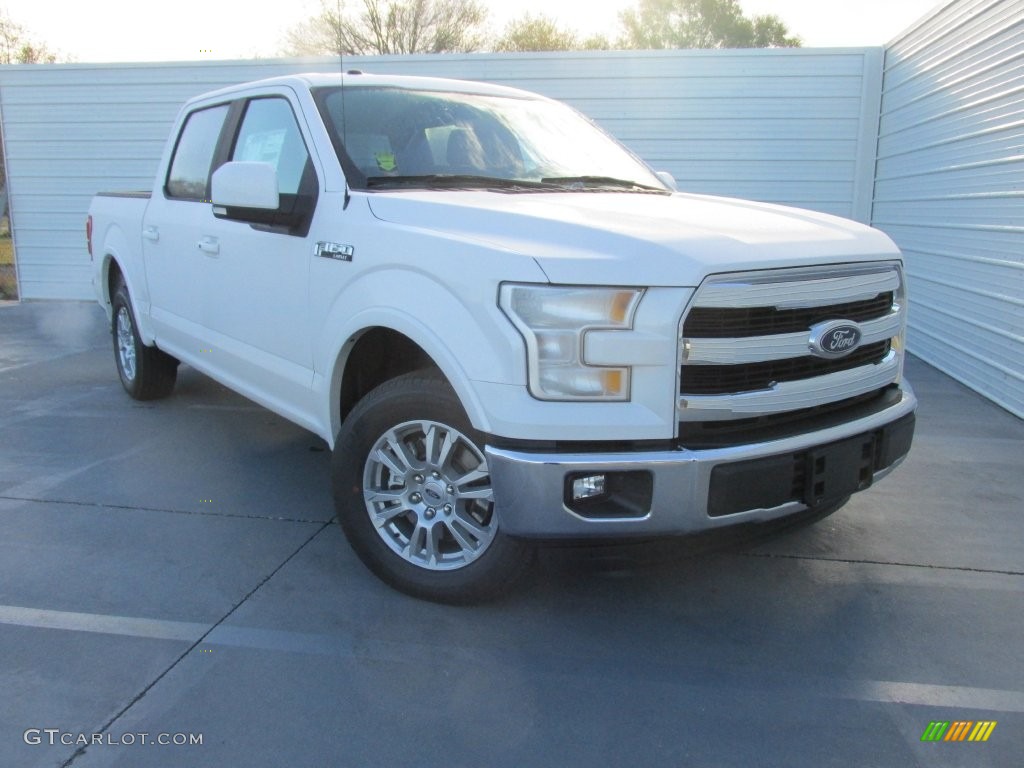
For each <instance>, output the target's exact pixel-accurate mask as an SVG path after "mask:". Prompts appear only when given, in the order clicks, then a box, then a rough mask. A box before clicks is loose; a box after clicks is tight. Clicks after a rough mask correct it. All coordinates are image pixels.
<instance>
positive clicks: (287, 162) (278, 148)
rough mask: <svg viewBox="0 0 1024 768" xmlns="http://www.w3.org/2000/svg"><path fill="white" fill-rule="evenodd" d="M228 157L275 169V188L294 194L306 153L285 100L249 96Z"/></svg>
mask: <svg viewBox="0 0 1024 768" xmlns="http://www.w3.org/2000/svg"><path fill="white" fill-rule="evenodd" d="M231 159H232V160H256V161H259V162H263V163H270V164H271V165H273V166H274V167H275V168H276V169H277V180H278V191H279V192H280V193H281V194H282V195H298V194H299V191H300V186H301V184H302V176H303V173H304V172H305V171H306V166H307V164H308V163H309V152H308V151H307V150H306V144H305V142H304V141H303V140H302V133H301V132H300V131H299V126H298V124H297V123H296V122H295V115H294V114H292V108H291V106H290V105H289V104H288V102H287V100H285V99H279V98H266V99H253V100H252V101H250V102H249V106H248V107H247V108H246V110H245V117H244V118H243V119H242V127H241V129H240V130H239V132H238V140H237V141H236V142H235V150H234V152H233V153H232V155H231Z"/></svg>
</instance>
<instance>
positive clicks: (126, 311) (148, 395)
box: [110, 283, 178, 400]
mask: <svg viewBox="0 0 1024 768" xmlns="http://www.w3.org/2000/svg"><path fill="white" fill-rule="evenodd" d="M111 305H112V306H113V318H112V320H111V328H110V330H111V334H112V336H113V340H114V362H115V363H116V364H117V374H118V376H120V377H121V384H122V385H123V386H124V389H125V391H126V392H127V393H128V394H129V395H131V396H132V397H133V398H135V399H136V400H156V399H158V398H161V397H166V396H167V395H169V394H171V391H172V390H173V389H174V382H175V381H176V380H177V378H178V361H177V360H176V359H175V358H173V357H171V356H170V355H168V354H167V353H166V352H162V351H161V350H159V349H157V348H156V347H147V346H146V345H145V344H143V343H142V340H141V339H140V338H139V331H138V329H137V328H136V327H135V315H134V314H133V313H132V304H131V298H130V297H129V296H128V288H127V287H126V286H125V285H124V283H121V284H120V285H118V287H117V290H116V291H115V292H114V298H113V300H112V301H111Z"/></svg>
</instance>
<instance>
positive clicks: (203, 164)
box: [142, 104, 230, 356]
mask: <svg viewBox="0 0 1024 768" xmlns="http://www.w3.org/2000/svg"><path fill="white" fill-rule="evenodd" d="M229 112H230V105H229V104H217V105H214V106H208V107H202V108H199V109H196V110H194V111H192V112H191V113H189V115H188V116H187V117H186V118H185V119H184V121H182V126H181V129H180V131H179V134H178V137H177V140H176V143H175V147H174V151H173V154H172V156H171V160H170V162H169V163H168V171H167V175H166V177H165V178H164V179H163V185H162V188H161V189H159V190H154V193H153V195H152V197H151V198H150V201H149V205H148V206H147V207H146V213H145V216H144V217H143V221H142V253H143V259H144V262H145V269H146V283H147V286H148V288H149V295H150V302H151V306H150V314H151V317H152V321H153V327H154V330H155V332H156V337H157V340H158V341H159V342H160V345H161V346H162V347H163V348H165V349H167V350H168V351H171V352H173V351H176V350H177V351H181V352H184V353H186V356H187V355H188V354H196V353H198V351H199V349H200V347H201V346H202V344H203V341H202V340H203V336H204V333H203V328H202V325H203V307H202V289H201V286H202V280H203V278H204V267H205V265H206V256H205V255H204V252H203V251H202V249H201V242H200V239H201V236H202V233H203V232H204V231H205V230H207V229H208V228H209V227H210V226H211V225H212V224H213V222H214V221H215V219H214V217H213V212H212V210H211V205H210V189H209V182H210V169H211V167H212V164H213V161H214V157H215V154H216V152H217V147H218V144H219V142H220V139H221V134H222V131H223V129H224V126H225V123H226V122H227V119H228V114H229Z"/></svg>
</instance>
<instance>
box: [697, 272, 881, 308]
mask: <svg viewBox="0 0 1024 768" xmlns="http://www.w3.org/2000/svg"><path fill="white" fill-rule="evenodd" d="M899 287H900V275H899V272H898V271H897V270H896V269H894V268H893V267H892V266H890V265H885V266H883V267H882V268H881V269H878V268H876V269H875V270H873V271H871V272H860V273H855V274H850V275H845V276H842V277H824V278H817V279H815V278H811V277H808V278H806V279H795V276H793V275H779V274H775V275H772V274H771V273H770V272H769V273H760V274H757V275H754V274H750V275H736V276H734V277H731V278H726V279H721V278H714V277H713V278H712V279H711V281H710V282H708V283H706V284H705V285H703V286H702V287H701V288H700V289H699V290H698V292H697V296H696V299H695V300H694V302H693V306H694V307H717V308H724V309H746V308H750V307H775V308H776V309H806V308H808V307H822V306H828V305H830V304H845V303H846V302H850V301H864V300H867V299H873V298H874V297H875V296H877V295H878V294H880V293H886V292H888V291H893V292H896V291H897V290H898V289H899Z"/></svg>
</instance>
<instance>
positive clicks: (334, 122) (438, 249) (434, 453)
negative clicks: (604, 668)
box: [86, 72, 916, 602]
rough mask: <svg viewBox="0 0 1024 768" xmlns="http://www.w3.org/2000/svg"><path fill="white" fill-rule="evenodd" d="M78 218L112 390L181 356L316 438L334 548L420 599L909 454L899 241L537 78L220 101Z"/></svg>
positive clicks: (471, 592)
mask: <svg viewBox="0 0 1024 768" xmlns="http://www.w3.org/2000/svg"><path fill="white" fill-rule="evenodd" d="M86 228H87V234H88V241H89V252H90V256H91V258H92V259H93V266H94V281H95V289H96V294H97V297H98V299H99V301H100V303H101V304H102V305H103V307H104V308H105V309H106V311H107V315H108V317H109V318H110V322H111V330H112V335H113V346H114V358H115V361H116V365H117V371H118V373H119V375H120V379H121V382H122V384H123V385H124V388H125V389H126V390H127V392H128V394H129V395H131V396H132V397H134V398H137V399H151V398H159V397H163V396H166V395H168V394H169V393H170V392H171V390H172V388H173V386H174V383H175V377H176V372H177V366H178V365H179V362H184V363H187V364H188V365H190V366H192V367H193V368H195V369H198V370H199V371H202V372H203V373H205V374H207V375H209V376H211V377H213V378H214V379H216V380H217V381H219V382H221V383H223V384H224V385H226V386H228V387H230V388H231V389H233V390H236V391H237V392H239V393H241V394H242V395H244V396H246V397H248V398H251V399H252V400H254V401H256V402H257V403H260V404H262V405H264V406H265V407H267V408H269V409H271V410H272V411H275V412H276V413H278V414H281V415H282V416H284V417H285V418H287V419H290V420H291V421H293V422H295V423H296V424H299V425H301V426H303V427H305V428H307V429H309V430H311V431H312V432H314V433H316V434H317V435H319V436H320V437H322V438H323V439H324V440H325V441H327V443H328V444H329V445H330V446H331V447H332V449H333V452H334V453H333V459H332V482H333V488H334V498H335V504H336V507H337V515H338V519H339V521H340V523H341V526H342V528H343V529H344V531H345V534H346V536H347V538H348V541H349V542H350V544H351V546H352V547H353V549H354V550H355V552H356V553H357V554H358V555H359V557H360V558H361V559H362V560H363V562H364V563H366V565H367V566H368V567H369V568H370V569H372V570H373V571H374V572H375V573H376V574H377V575H379V576H380V577H381V578H383V579H384V580H385V581H387V582H388V583H389V584H391V585H393V586H394V587H396V588H398V589H400V590H403V591H405V592H407V593H410V594H413V595H417V596H420V597H425V598H428V599H433V600H439V601H448V602H469V601H474V600H479V599H483V598H485V597H488V596H490V595H493V594H495V593H497V592H498V591H500V590H501V589H503V588H505V587H506V586H507V585H508V584H510V583H511V582H512V580H513V579H514V578H515V577H516V576H517V575H518V574H519V573H521V572H522V571H523V570H524V568H526V567H527V565H528V563H529V557H528V554H529V552H530V551H531V547H530V540H531V539H574V540H576V539H593V538H615V539H623V538H627V539H628V538H632V537H653V536H670V535H685V534H693V533H698V532H704V531H710V530H711V529H716V528H723V527H726V526H734V525H736V524H739V523H751V522H765V521H774V520H776V519H781V518H790V519H793V518H794V516H796V517H800V516H815V514H816V512H822V513H825V512H828V511H830V510H833V509H835V508H838V507H839V506H840V505H841V504H842V503H843V502H844V501H845V500H846V499H847V498H848V497H849V496H850V494H852V493H853V492H855V491H859V490H862V489H864V488H867V487H868V486H870V485H871V484H872V483H873V482H874V481H876V480H878V479H879V478H880V477H882V476H883V475H885V474H887V473H888V472H890V471H891V470H892V469H893V468H894V467H895V466H896V465H897V464H898V463H899V462H900V461H901V460H902V459H903V457H904V456H905V455H906V454H907V452H908V450H909V449H910V443H911V440H912V435H913V430H914V412H915V408H916V400H915V397H914V394H913V392H912V390H911V388H910V387H909V386H908V384H907V382H906V381H904V379H903V357H904V350H903V345H904V333H905V316H906V295H905V287H906V286H905V278H904V274H903V268H902V263H901V256H900V253H899V251H898V249H897V248H896V246H895V245H894V244H893V243H892V241H891V240H889V238H888V237H886V236H885V235H884V234H882V233H881V232H879V231H877V230H874V229H871V228H869V227H867V226H863V225H860V224H857V223H854V222H851V221H847V220H844V219H840V218H836V217H833V216H828V215H825V214H821V213H814V212H809V211H804V210H796V209H791V208H785V207H781V206H777V205H769V204H763V203H754V202H747V201H742V200H732V199H725V198H715V197H707V196H701V195H694V194H684V193H680V192H678V191H676V188H675V183H674V181H673V180H672V178H671V177H670V176H669V175H668V174H664V173H656V172H654V171H652V170H651V169H650V168H649V167H648V166H647V165H645V164H644V163H643V162H642V161H640V160H639V159H638V158H637V157H636V156H635V155H633V154H632V153H631V152H630V151H628V150H627V149H626V148H625V147H623V146H622V145H621V144H619V143H618V142H617V141H615V140H614V139H612V138H611V137H610V136H609V135H607V134H606V133H604V132H603V131H602V130H600V129H599V128H597V127H596V126H595V125H594V124H593V123H592V122H590V121H589V120H588V119H586V118H585V117H584V116H583V115H581V114H580V113H578V112H576V111H575V110H573V109H571V108H569V107H567V106H565V105H563V104H560V103H558V102H555V101H552V100H549V99H546V98H542V97H540V96H536V95H534V94H530V93H526V92H523V91H519V90H514V89H509V88H504V87H497V86H493V85H485V84H480V83H470V82H462V81H453V80H436V79H426V78H411V77H410V78H406V77H380V76H373V75H369V74H363V73H360V72H349V73H346V74H344V75H342V74H340V73H338V74H335V75H324V74H315V75H305V76H293V77H282V78H274V79H270V80H263V81H260V82H255V83H249V84H245V85H240V86H237V87H231V88H225V89H223V90H219V91H216V92H213V93H208V94H205V95H203V96H199V97H197V98H195V99H192V100H191V101H189V102H188V103H187V104H186V105H185V106H184V107H183V108H182V110H181V112H180V114H179V116H178V119H177V122H176V124H175V127H174V129H173V132H172V133H171V135H170V138H169V140H168V142H167V145H166V149H165V151H164V153H163V158H162V160H161V162H160V167H159V171H158V173H157V176H156V180H155V182H154V185H153V189H152V191H151V192H148V193H146V192H143V193H120V194H118V193H111V194H100V195H98V196H97V197H96V198H95V199H94V200H93V203H92V206H91V208H90V211H89V218H88V221H87V225H86Z"/></svg>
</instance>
